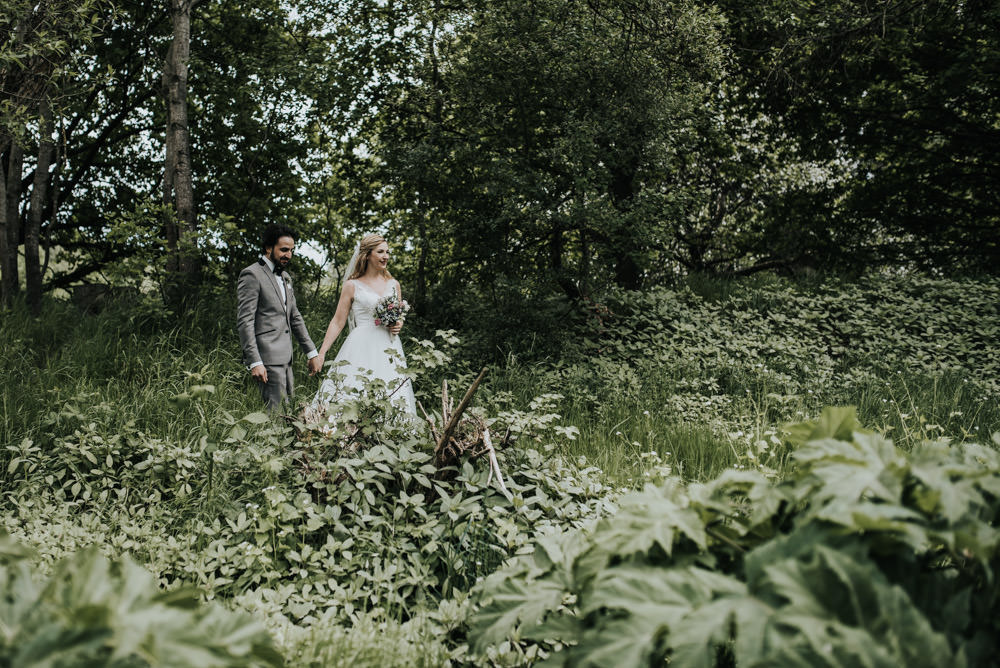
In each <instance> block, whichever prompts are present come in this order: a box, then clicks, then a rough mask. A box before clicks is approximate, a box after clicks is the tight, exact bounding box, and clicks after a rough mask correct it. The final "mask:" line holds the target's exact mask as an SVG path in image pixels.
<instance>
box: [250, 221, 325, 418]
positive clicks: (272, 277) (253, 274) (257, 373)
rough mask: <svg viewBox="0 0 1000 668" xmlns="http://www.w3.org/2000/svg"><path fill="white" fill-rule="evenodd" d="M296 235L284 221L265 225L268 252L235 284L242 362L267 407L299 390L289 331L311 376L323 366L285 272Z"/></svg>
mask: <svg viewBox="0 0 1000 668" xmlns="http://www.w3.org/2000/svg"><path fill="white" fill-rule="evenodd" d="M295 239H296V234H295V232H293V231H292V230H290V229H288V228H287V227H284V226H278V225H271V226H270V227H268V228H267V229H266V230H264V235H263V238H262V245H263V248H264V254H263V255H262V256H261V258H260V259H259V260H257V262H255V263H254V264H252V265H250V266H249V267H247V268H246V269H244V270H243V271H242V272H240V280H239V283H238V284H237V287H236V301H237V306H236V327H237V329H238V330H239V333H240V345H241V346H242V347H243V362H244V363H245V364H246V365H247V368H248V369H249V370H250V375H251V376H253V378H254V380H256V381H257V383H258V385H259V387H260V393H261V396H262V397H263V398H264V401H265V402H267V409H268V411H274V410H275V409H277V408H278V406H279V405H280V404H281V401H282V399H283V398H284V397H286V396H288V397H290V396H292V394H293V391H294V389H295V378H294V376H293V375H292V337H291V336H290V334H289V333H291V334H294V336H295V338H296V339H298V341H299V345H300V346H302V350H303V352H305V353H306V357H307V358H308V359H309V375H310V376H311V375H313V374H315V373H316V372H317V371H319V369H320V364H321V360H320V358H319V354H318V353H317V352H316V346H315V345H313V342H312V339H310V338H309V332H308V331H306V325H305V322H304V321H303V320H302V314H301V313H299V309H298V307H297V306H296V305H295V293H294V292H293V291H292V277H291V276H290V275H289V274H288V272H287V271H286V269H287V268H288V263H289V262H290V261H291V259H292V253H293V252H294V250H295Z"/></svg>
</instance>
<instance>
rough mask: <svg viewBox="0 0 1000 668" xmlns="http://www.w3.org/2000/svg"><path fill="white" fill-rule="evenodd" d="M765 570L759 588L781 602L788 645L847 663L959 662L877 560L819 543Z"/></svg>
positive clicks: (777, 621) (779, 614) (780, 620)
mask: <svg viewBox="0 0 1000 668" xmlns="http://www.w3.org/2000/svg"><path fill="white" fill-rule="evenodd" d="M766 572H767V583H766V584H765V586H764V587H762V588H761V589H760V590H758V591H757V592H755V593H757V595H758V596H759V597H761V598H763V599H765V600H767V601H769V602H771V603H772V605H774V606H775V608H776V613H775V616H774V618H773V620H772V622H773V624H774V625H775V626H776V627H777V628H780V629H782V635H784V636H788V637H787V638H786V640H787V641H788V642H785V643H781V645H780V646H781V647H782V648H783V650H782V651H784V652H788V651H794V652H795V653H798V654H799V655H801V656H806V657H814V658H816V659H817V660H820V657H823V656H834V657H839V659H838V661H840V662H841V663H840V665H872V666H892V665H905V666H911V667H912V666H927V667H928V668H930V667H931V666H956V665H959V659H958V658H957V657H956V656H955V655H954V654H953V652H952V650H951V647H950V646H949V644H948V640H947V638H946V637H945V636H944V635H943V634H941V633H938V632H937V631H935V629H934V628H933V627H932V626H931V624H930V623H929V622H928V620H927V619H926V617H924V616H923V614H922V613H921V612H920V610H919V609H918V608H917V607H916V606H915V605H913V602H912V601H911V600H910V599H909V597H908V596H907V594H906V592H905V591H904V590H903V589H902V588H900V587H897V586H894V585H892V584H891V583H889V581H888V580H887V579H886V578H885V576H884V575H883V574H882V572H881V571H880V570H879V569H878V568H877V567H876V566H875V564H874V563H873V562H870V561H861V560H859V559H856V558H855V557H854V556H852V555H850V554H848V553H847V552H844V551H842V550H835V549H831V548H828V547H825V546H819V547H817V549H816V552H815V553H814V555H813V556H812V558H810V559H806V560H803V559H790V560H785V561H783V562H779V563H775V564H773V565H771V566H770V567H768V568H767V569H766ZM737 632H739V631H737ZM776 646H777V645H776ZM749 658H750V657H737V661H739V662H742V661H744V660H747V659H749Z"/></svg>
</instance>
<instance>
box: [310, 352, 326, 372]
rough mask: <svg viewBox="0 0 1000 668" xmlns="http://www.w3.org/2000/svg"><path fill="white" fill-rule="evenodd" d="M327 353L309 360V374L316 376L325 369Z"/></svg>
mask: <svg viewBox="0 0 1000 668" xmlns="http://www.w3.org/2000/svg"><path fill="white" fill-rule="evenodd" d="M324 357H325V355H317V356H316V357H314V358H312V359H311V360H309V362H308V365H309V375H310V376H315V375H316V374H317V373H319V372H320V371H321V370H322V369H323V358H324Z"/></svg>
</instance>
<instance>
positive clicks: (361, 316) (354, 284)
mask: <svg viewBox="0 0 1000 668" xmlns="http://www.w3.org/2000/svg"><path fill="white" fill-rule="evenodd" d="M388 264H389V244H387V243H386V241H385V239H384V238H382V236H381V235H378V234H369V235H367V236H365V237H364V238H363V239H362V240H361V242H360V243H359V244H358V247H357V249H355V251H354V256H353V257H352V258H351V261H350V262H349V263H348V265H347V272H346V274H345V275H346V276H347V280H346V281H344V288H343V290H342V291H341V293H340V301H339V302H338V303H337V311H336V313H334V316H333V319H332V320H330V325H329V327H327V329H326V336H324V337H323V345H321V346H320V347H319V364H320V367H322V365H323V362H324V360H325V359H326V353H327V352H328V351H329V350H330V347H331V346H332V345H333V342H334V341H336V340H337V337H338V336H340V332H341V331H342V330H343V329H344V325H345V324H346V325H349V327H350V329H349V333H348V335H347V339H345V340H344V344H343V345H342V346H341V347H340V351H339V352H338V353H337V357H336V358H334V362H333V365H332V366H331V367H330V370H329V371H328V372H327V377H326V378H325V379H324V380H323V383H322V384H321V385H320V388H319V391H318V392H317V393H316V397H315V398H314V399H313V403H312V408H313V409H314V410H320V409H325V408H326V407H327V406H328V405H330V404H331V403H335V402H337V401H340V400H343V399H346V398H356V397H357V396H358V395H361V394H363V393H364V392H365V388H366V385H367V384H368V383H369V382H371V381H372V380H374V379H378V380H381V381H382V382H384V383H385V388H386V394H388V395H389V396H390V397H391V398H390V400H391V401H392V403H393V404H395V405H396V406H398V407H399V408H401V409H402V410H404V411H406V412H407V413H409V414H411V415H416V412H417V409H416V400H415V399H414V396H413V386H412V383H411V382H410V379H409V378H407V377H406V376H404V375H403V374H402V371H405V369H406V358H405V357H404V356H403V346H402V344H401V343H400V340H399V336H398V334H399V331H400V329H402V327H403V323H402V322H399V323H396V324H395V325H393V326H392V327H391V328H386V327H384V326H380V325H376V324H375V307H376V305H377V304H378V302H379V301H380V300H382V299H383V298H384V297H386V296H387V295H390V294H393V295H394V296H395V297H396V299H402V291H401V290H400V287H399V281H397V280H396V279H394V278H393V277H392V275H391V274H390V273H389V270H388V269H387V267H388ZM352 395H353V396H352Z"/></svg>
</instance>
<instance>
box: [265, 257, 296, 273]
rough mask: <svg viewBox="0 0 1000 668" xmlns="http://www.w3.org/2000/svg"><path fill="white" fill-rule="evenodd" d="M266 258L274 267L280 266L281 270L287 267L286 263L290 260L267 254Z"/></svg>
mask: <svg viewBox="0 0 1000 668" xmlns="http://www.w3.org/2000/svg"><path fill="white" fill-rule="evenodd" d="M267 259H268V260H270V261H271V264H273V265H274V266H275V267H281V270H282V271H284V270H286V269H288V264H289V263H290V262H291V260H290V259H287V260H279V259H277V258H275V257H274V255H268V256H267Z"/></svg>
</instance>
